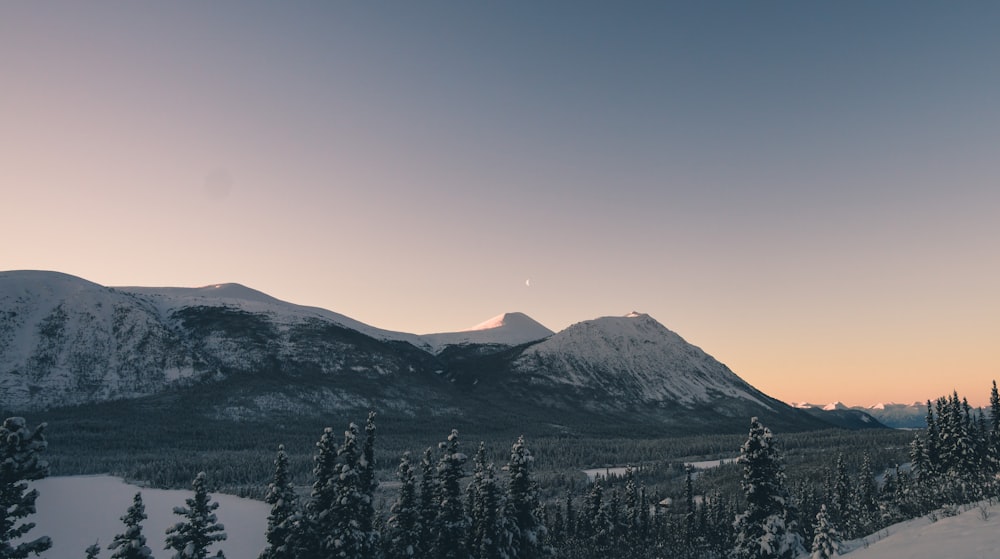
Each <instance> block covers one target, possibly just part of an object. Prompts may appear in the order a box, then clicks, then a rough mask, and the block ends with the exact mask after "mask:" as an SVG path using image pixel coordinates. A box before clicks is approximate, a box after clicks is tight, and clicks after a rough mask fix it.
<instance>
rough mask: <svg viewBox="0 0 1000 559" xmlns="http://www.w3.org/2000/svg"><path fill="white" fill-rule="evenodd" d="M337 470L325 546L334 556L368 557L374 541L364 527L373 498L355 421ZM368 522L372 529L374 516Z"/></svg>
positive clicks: (341, 449)
mask: <svg viewBox="0 0 1000 559" xmlns="http://www.w3.org/2000/svg"><path fill="white" fill-rule="evenodd" d="M335 470H336V471H337V475H336V476H335V477H334V479H333V493H334V501H333V506H332V508H331V514H330V523H329V526H330V528H331V530H330V532H327V533H326V534H325V537H324V538H323V549H324V551H326V553H327V554H328V556H330V557H338V558H341V559H363V558H366V557H368V556H366V555H365V552H366V551H368V550H370V549H371V548H370V546H371V543H373V539H372V538H371V535H370V533H369V532H367V531H365V529H364V527H363V523H364V522H365V520H364V519H363V518H362V514H363V513H364V511H365V509H366V507H367V505H366V503H367V502H368V501H370V499H371V497H370V496H369V495H366V494H365V488H363V487H362V474H361V470H362V467H361V450H360V449H359V448H358V426H357V425H355V424H354V423H351V424H350V425H349V426H348V428H347V431H345V432H344V442H343V443H342V444H341V445H340V447H339V448H338V449H337V466H336V468H335ZM368 523H369V528H370V525H371V520H370V519H369V520H368Z"/></svg>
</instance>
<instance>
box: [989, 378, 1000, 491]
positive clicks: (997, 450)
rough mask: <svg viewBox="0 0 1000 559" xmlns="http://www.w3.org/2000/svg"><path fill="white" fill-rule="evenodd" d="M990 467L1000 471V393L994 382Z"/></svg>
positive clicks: (992, 390)
mask: <svg viewBox="0 0 1000 559" xmlns="http://www.w3.org/2000/svg"><path fill="white" fill-rule="evenodd" d="M989 441H990V444H989V456H990V466H991V470H990V471H993V472H996V471H998V470H1000V392H998V391H997V381H995V380H994V381H993V388H992V389H991V390H990V436H989Z"/></svg>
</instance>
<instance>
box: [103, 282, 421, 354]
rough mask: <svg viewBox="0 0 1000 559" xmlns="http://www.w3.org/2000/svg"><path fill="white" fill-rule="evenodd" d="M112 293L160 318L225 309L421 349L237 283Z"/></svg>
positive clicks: (405, 338) (396, 335) (411, 338)
mask: <svg viewBox="0 0 1000 559" xmlns="http://www.w3.org/2000/svg"><path fill="white" fill-rule="evenodd" d="M95 285H96V284H95ZM114 289H117V290H118V291H123V292H126V293H132V294H135V295H137V296H141V297H143V298H145V299H148V300H149V301H151V302H152V303H154V304H155V305H156V306H157V307H158V308H159V309H160V312H161V314H162V315H164V316H168V315H169V314H170V313H171V312H173V311H175V310H177V309H180V308H184V307H199V306H226V307H229V308H234V309H240V310H243V311H246V312H250V313H262V314H267V315H269V316H271V317H273V318H274V319H275V320H277V321H278V322H280V323H284V324H290V323H295V322H301V321H302V320H304V319H308V318H319V319H323V320H328V321H331V322H333V323H335V324H338V325H340V326H343V327H345V328H350V329H351V330H356V331H358V332H361V333H362V334H365V335H367V336H371V337H372V338H375V339H378V340H391V341H402V342H409V343H412V344H413V345H417V346H420V345H423V344H422V342H421V341H420V337H419V336H417V335H415V334H407V333H404V332H393V331H391V330H383V329H381V328H375V327H374V326H369V325H367V324H365V323H363V322H360V321H357V320H354V319H353V318H349V317H346V316H344V315H342V314H339V313H335V312H333V311H328V310H326V309H321V308H319V307H308V306H303V305H296V304H294V303H288V302H285V301H282V300H280V299H276V298H274V297H271V296H270V295H267V294H266V293H262V292H260V291H257V290H255V289H250V288H249V287H246V286H243V285H240V284H238V283H223V284H215V285H207V286H205V287H116V288H114Z"/></svg>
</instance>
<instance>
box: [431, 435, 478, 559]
mask: <svg viewBox="0 0 1000 559" xmlns="http://www.w3.org/2000/svg"><path fill="white" fill-rule="evenodd" d="M438 448H439V449H440V450H441V457H440V459H439V461H438V467H437V479H438V507H439V508H438V514H437V519H436V521H435V523H434V527H433V537H434V547H433V554H432V556H433V557H436V558H437V559H468V557H469V553H468V547H467V545H468V541H467V538H468V531H469V519H468V517H466V516H465V507H464V506H463V505H462V489H461V486H460V483H461V479H462V475H463V473H462V466H463V465H464V464H465V461H466V460H467V459H468V457H467V456H466V455H464V454H462V453H461V452H459V450H458V431H457V430H454V429H452V431H451V435H449V436H448V440H447V441H445V442H442V443H440V444H439V445H438Z"/></svg>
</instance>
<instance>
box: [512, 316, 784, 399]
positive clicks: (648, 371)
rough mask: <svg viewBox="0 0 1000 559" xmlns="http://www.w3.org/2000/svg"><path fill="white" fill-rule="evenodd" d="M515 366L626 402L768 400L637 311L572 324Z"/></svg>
mask: <svg viewBox="0 0 1000 559" xmlns="http://www.w3.org/2000/svg"><path fill="white" fill-rule="evenodd" d="M514 370H515V371H517V372H520V373H537V372H541V371H544V372H545V373H546V374H545V375H544V378H545V379H546V381H547V382H551V383H554V384H561V385H565V386H567V387H572V388H587V389H599V390H601V391H604V392H606V393H607V395H608V396H609V397H611V398H617V399H627V400H628V401H640V402H659V401H672V402H677V403H679V404H684V405H691V404H701V403H706V402H710V401H712V400H714V399H715V398H717V397H719V396H725V397H728V398H737V399H742V400H746V401H748V402H752V403H754V404H757V405H760V406H763V407H765V408H767V407H769V405H770V404H769V403H766V402H765V398H762V397H761V394H760V393H759V392H758V391H757V390H755V389H754V388H753V387H752V386H750V385H749V384H747V383H746V382H744V381H743V379H741V378H739V377H738V376H736V375H735V374H734V373H733V372H732V371H730V370H729V368H728V367H726V366H725V365H723V364H722V363H719V362H718V361H716V360H715V359H713V358H712V357H711V356H709V355H708V354H706V353H705V352H704V351H702V350H701V349H700V348H698V347H695V346H693V345H691V344H689V343H687V342H686V341H684V339H683V338H681V337H680V336H678V335H677V334H676V333H674V332H672V331H670V330H668V329H667V328H666V327H664V326H663V325H662V324H660V323H659V322H657V321H656V320H654V319H653V318H652V317H650V316H649V315H647V314H640V313H636V312H633V313H630V314H628V315H626V316H623V317H610V316H609V317H603V318H598V319H595V320H587V321H584V322H580V323H577V324H574V325H572V326H570V327H569V328H567V329H565V330H563V331H562V332H560V333H559V334H557V335H555V336H553V337H551V338H549V339H548V340H545V341H544V342H541V343H539V344H536V345H534V346H532V347H530V348H528V349H527V350H526V351H525V352H524V353H523V354H522V355H521V356H520V358H518V359H517V361H515V362H514Z"/></svg>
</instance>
